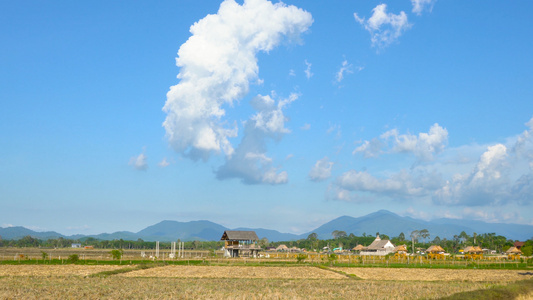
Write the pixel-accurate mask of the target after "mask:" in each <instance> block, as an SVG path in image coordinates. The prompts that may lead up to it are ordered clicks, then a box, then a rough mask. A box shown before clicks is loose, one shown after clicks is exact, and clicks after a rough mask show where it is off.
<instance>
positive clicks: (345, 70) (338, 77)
mask: <svg viewBox="0 0 533 300" xmlns="http://www.w3.org/2000/svg"><path fill="white" fill-rule="evenodd" d="M345 73H346V74H349V73H353V71H352V65H351V64H349V63H348V61H347V60H344V61H343V62H342V65H341V68H340V69H339V71H338V72H337V75H336V76H335V80H337V82H341V81H342V80H343V79H344V74H345Z"/></svg>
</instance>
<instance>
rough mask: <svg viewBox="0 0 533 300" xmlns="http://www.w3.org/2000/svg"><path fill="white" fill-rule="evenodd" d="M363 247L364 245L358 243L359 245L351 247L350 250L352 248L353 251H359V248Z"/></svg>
mask: <svg viewBox="0 0 533 300" xmlns="http://www.w3.org/2000/svg"><path fill="white" fill-rule="evenodd" d="M364 248H365V247H364V246H363V245H361V244H359V245H357V246H355V247H353V248H352V250H353V251H361V250H363V249H364Z"/></svg>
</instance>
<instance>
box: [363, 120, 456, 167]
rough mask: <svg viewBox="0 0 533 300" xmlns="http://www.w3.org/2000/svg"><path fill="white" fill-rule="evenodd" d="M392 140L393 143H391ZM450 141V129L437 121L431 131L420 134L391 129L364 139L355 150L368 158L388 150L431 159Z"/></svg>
mask: <svg viewBox="0 0 533 300" xmlns="http://www.w3.org/2000/svg"><path fill="white" fill-rule="evenodd" d="M391 142H392V144H391ZM447 143H448V130H446V128H443V127H441V126H440V125H439V124H437V123H435V124H433V126H431V127H430V129H429V132H427V133H425V132H421V133H419V134H418V136H416V135H413V134H410V133H407V134H400V133H399V132H398V129H391V130H389V131H387V132H385V133H383V134H381V135H380V136H379V139H378V138H373V139H372V140H370V141H364V142H363V144H362V145H361V146H358V147H357V148H355V150H354V151H353V154H356V153H363V154H364V156H365V157H366V158H370V157H377V156H379V155H380V154H382V153H386V152H388V151H392V152H396V153H413V154H414V155H415V157H416V158H417V159H418V160H420V161H430V160H432V159H433V154H438V153H441V152H442V151H443V150H444V148H445V146H446V144H447Z"/></svg>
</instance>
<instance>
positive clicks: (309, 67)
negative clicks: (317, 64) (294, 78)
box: [304, 59, 313, 79]
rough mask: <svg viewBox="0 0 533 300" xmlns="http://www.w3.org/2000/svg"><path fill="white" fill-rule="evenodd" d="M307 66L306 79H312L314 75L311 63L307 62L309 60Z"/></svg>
mask: <svg viewBox="0 0 533 300" xmlns="http://www.w3.org/2000/svg"><path fill="white" fill-rule="evenodd" d="M305 65H306V66H307V68H306V69H305V71H304V72H305V77H307V79H309V78H311V76H313V73H312V72H311V63H310V62H308V61H307V59H306V60H305Z"/></svg>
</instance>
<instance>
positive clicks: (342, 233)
mask: <svg viewBox="0 0 533 300" xmlns="http://www.w3.org/2000/svg"><path fill="white" fill-rule="evenodd" d="M331 235H333V238H334V239H338V238H344V237H347V236H348V235H347V234H346V231H342V230H334V231H333V232H332V233H331Z"/></svg>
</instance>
